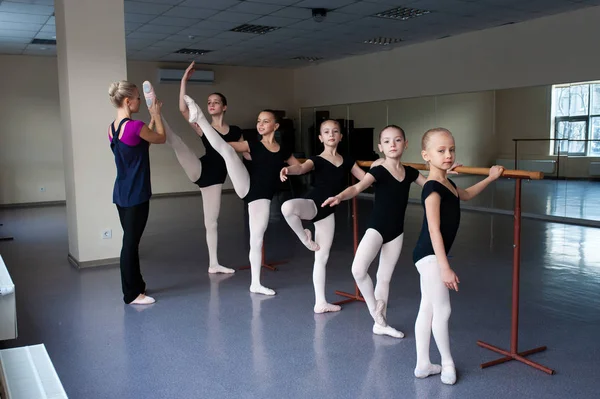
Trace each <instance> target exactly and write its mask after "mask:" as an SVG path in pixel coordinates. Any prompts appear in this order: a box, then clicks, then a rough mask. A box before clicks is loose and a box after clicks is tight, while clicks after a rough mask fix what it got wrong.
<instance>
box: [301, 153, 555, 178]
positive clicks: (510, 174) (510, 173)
mask: <svg viewBox="0 0 600 399" xmlns="http://www.w3.org/2000/svg"><path fill="white" fill-rule="evenodd" d="M298 160H299V161H300V162H305V161H306V158H298ZM373 162H374V161H356V164H357V165H358V166H362V167H364V168H368V167H370V166H371V164H372V163H373ZM402 165H406V166H410V167H413V168H415V169H417V170H429V168H428V167H427V164H424V163H411V162H402ZM454 171H455V172H458V173H463V174H468V175H482V176H487V175H488V174H489V172H490V168H476V167H472V166H459V167H457V168H455V169H454ZM502 177H507V178H514V179H530V180H542V179H543V178H544V172H531V171H528V170H511V169H504V172H503V173H502Z"/></svg>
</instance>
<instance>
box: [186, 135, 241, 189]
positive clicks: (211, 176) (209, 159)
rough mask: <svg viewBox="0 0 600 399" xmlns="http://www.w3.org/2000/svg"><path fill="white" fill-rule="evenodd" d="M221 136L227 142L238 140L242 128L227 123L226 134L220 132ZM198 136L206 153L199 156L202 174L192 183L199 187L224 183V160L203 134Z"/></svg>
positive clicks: (225, 174)
mask: <svg viewBox="0 0 600 399" xmlns="http://www.w3.org/2000/svg"><path fill="white" fill-rule="evenodd" d="M221 137H222V138H223V140H225V141H226V142H228V143H230V142H233V141H238V140H239V139H240V137H242V129H240V128H239V127H237V126H234V125H229V132H227V134H222V135H221ZM200 138H201V139H202V143H203V144H204V148H205V149H206V154H204V156H202V157H201V158H200V162H201V163H202V174H201V175H200V178H199V179H198V180H196V181H195V182H194V183H195V184H197V185H198V186H199V187H208V186H212V185H215V184H223V183H225V179H226V178H227V167H226V166H225V161H224V160H223V158H222V157H221V155H219V153H218V152H217V151H216V150H215V149H214V148H213V146H212V145H210V143H209V142H208V139H207V138H206V135H205V134H203V135H202V136H201V137H200Z"/></svg>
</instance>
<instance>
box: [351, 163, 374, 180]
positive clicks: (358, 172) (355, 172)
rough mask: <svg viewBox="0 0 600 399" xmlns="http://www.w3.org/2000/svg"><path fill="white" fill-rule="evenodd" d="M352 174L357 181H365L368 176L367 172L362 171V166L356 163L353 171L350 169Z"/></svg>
mask: <svg viewBox="0 0 600 399" xmlns="http://www.w3.org/2000/svg"><path fill="white" fill-rule="evenodd" d="M373 166H374V165H371V167H373ZM350 173H352V176H354V177H356V179H357V180H359V181H360V180H362V179H364V177H365V175H366V174H367V172H365V171H364V170H362V169H361V167H360V166H358V164H357V163H356V162H355V163H354V165H352V169H350Z"/></svg>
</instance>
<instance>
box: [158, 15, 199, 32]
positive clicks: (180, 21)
mask: <svg viewBox="0 0 600 399" xmlns="http://www.w3.org/2000/svg"><path fill="white" fill-rule="evenodd" d="M150 23H151V24H156V25H167V26H181V27H182V29H183V28H187V27H189V26H192V25H194V24H196V23H198V20H197V19H190V18H177V17H163V16H162V15H161V16H160V17H156V18H155V19H153V20H152V22H150Z"/></svg>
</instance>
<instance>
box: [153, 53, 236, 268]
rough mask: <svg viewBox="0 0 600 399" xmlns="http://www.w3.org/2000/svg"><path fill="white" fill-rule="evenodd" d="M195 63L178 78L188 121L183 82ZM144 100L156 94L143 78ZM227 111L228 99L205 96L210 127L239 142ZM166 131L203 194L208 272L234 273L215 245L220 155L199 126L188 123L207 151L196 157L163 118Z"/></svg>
mask: <svg viewBox="0 0 600 399" xmlns="http://www.w3.org/2000/svg"><path fill="white" fill-rule="evenodd" d="M194 65H195V64H194V62H192V63H191V64H190V66H189V67H188V68H187V70H186V71H185V73H184V75H183V78H182V79H181V88H180V91H179V110H180V111H181V113H182V114H183V116H184V118H185V119H186V120H187V119H188V117H189V115H188V109H187V106H186V104H185V101H184V99H183V98H184V96H185V95H186V84H187V81H188V80H189V78H190V76H192V74H193V73H194ZM143 88H144V96H145V97H146V103H147V104H148V105H149V104H151V103H152V100H153V99H154V98H155V97H156V94H155V93H154V89H153V88H152V85H151V84H150V82H148V81H146V82H144V85H143ZM226 110H227V99H226V98H225V96H224V95H223V94H221V93H213V94H211V95H209V96H208V112H209V114H210V116H211V118H212V122H211V126H212V127H213V129H215V130H216V131H217V132H219V134H220V135H221V137H222V138H223V140H225V141H227V142H232V141H240V140H241V138H242V130H241V129H240V128H239V127H237V126H234V125H228V124H227V123H226V122H225V120H224V116H225V111H226ZM163 124H164V125H165V129H166V134H167V144H168V145H169V146H170V147H171V148H172V149H173V151H174V152H175V155H176V156H177V160H178V161H179V164H180V165H181V167H182V168H183V170H184V171H185V173H186V175H187V176H188V178H189V179H190V181H192V182H194V184H196V185H198V187H199V188H200V192H201V193H202V208H203V213H204V226H205V229H206V244H207V247H208V260H209V263H208V272H209V273H234V272H235V270H233V269H231V268H228V267H225V266H221V264H220V263H219V260H218V256H217V247H218V233H217V227H218V218H219V213H220V209H221V193H222V189H223V183H225V179H226V178H227V169H226V167H225V162H224V161H223V158H221V156H220V155H219V154H218V153H217V152H216V151H215V150H214V148H213V147H212V146H211V145H210V143H209V142H208V140H207V139H206V137H205V136H204V133H203V132H202V130H201V129H200V128H199V127H198V125H196V124H193V123H191V124H190V125H191V126H192V128H193V129H194V131H195V132H196V133H197V134H198V135H199V136H200V138H201V139H202V143H203V144H204V148H205V150H206V153H205V155H204V156H203V157H201V158H198V157H197V156H196V154H194V152H193V151H192V150H191V149H190V148H189V147H188V146H187V145H186V144H185V143H184V142H183V140H181V138H180V137H179V136H178V135H177V134H176V133H175V132H173V130H172V129H171V128H170V126H169V125H168V124H167V121H166V120H165V119H164V117H163Z"/></svg>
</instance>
